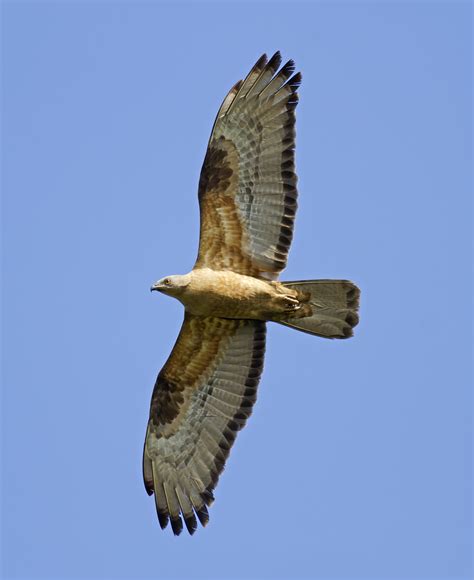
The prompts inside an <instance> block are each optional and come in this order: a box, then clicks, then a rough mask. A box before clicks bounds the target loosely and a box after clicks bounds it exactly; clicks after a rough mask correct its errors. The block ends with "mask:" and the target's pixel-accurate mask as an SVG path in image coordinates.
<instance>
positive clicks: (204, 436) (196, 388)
mask: <svg viewBox="0 0 474 580" xmlns="http://www.w3.org/2000/svg"><path fill="white" fill-rule="evenodd" d="M280 64H281V57H280V53H279V52H277V53H275V54H274V55H273V56H272V58H271V59H270V60H269V61H267V57H266V56H265V55H263V56H262V57H261V58H260V59H259V60H258V61H257V63H256V64H255V66H254V67H253V68H252V70H251V71H250V72H249V74H248V75H247V77H246V78H245V79H244V80H243V81H239V82H238V83H236V84H235V85H234V87H233V88H232V89H231V90H230V92H229V93H228V95H227V96H226V98H225V99H224V101H223V103H222V105H221V107H220V109H219V112H218V114H217V118H216V120H215V123H214V126H213V129H212V133H211V137H210V139H209V144H208V149H207V153H206V156H205V159H204V164H203V167H202V170H201V177H200V180H199V204H200V215H201V234H200V241H199V252H198V257H197V260H196V264H195V266H194V268H193V270H192V271H191V272H190V273H189V274H186V275H184V276H169V277H167V278H163V279H162V280H160V281H159V282H157V283H156V284H155V285H154V286H153V287H152V290H159V291H161V292H163V293H165V294H168V295H170V296H173V297H174V298H177V299H178V300H180V301H181V302H182V303H183V305H184V307H185V316H184V322H183V326H182V328H181V332H180V334H179V336H178V339H177V341H176V344H175V346H174V348H173V351H172V352H171V355H170V357H169V358H168V360H167V362H166V364H165V366H164V367H163V369H162V370H161V371H160V373H159V375H158V378H157V380H156V383H155V388H154V390H153V395H152V400H151V408H150V418H149V422H148V428H147V434H146V440H145V446H144V451H143V476H144V480H145V487H146V490H147V492H148V493H149V494H150V495H151V494H154V496H155V504H156V510H157V514H158V519H159V522H160V525H161V527H162V528H164V527H166V525H167V524H168V523H169V522H171V527H172V529H173V532H174V533H175V534H176V535H177V534H179V533H181V531H182V529H183V522H182V519H181V518H182V517H183V518H184V523H185V525H186V527H187V529H188V531H189V533H191V534H192V533H194V531H195V530H196V528H197V521H198V520H199V521H200V523H201V524H202V525H203V526H204V525H206V523H207V522H208V519H209V516H208V511H207V507H208V506H209V505H210V504H211V503H212V501H213V499H214V496H213V490H214V488H215V486H216V484H217V481H218V479H219V475H220V473H221V472H222V469H223V468H224V464H225V461H226V459H227V457H228V455H229V452H230V449H231V447H232V444H233V443H234V440H235V437H236V434H237V432H238V431H239V430H240V429H241V428H242V427H243V426H244V425H245V423H246V421H247V419H248V417H249V416H250V414H251V412H252V407H253V404H254V403H255V400H256V396H257V386H258V383H259V380H260V376H261V374H262V370H263V359H264V352H265V333H266V321H273V322H278V323H281V324H285V325H287V326H291V327H293V328H296V329H298V330H302V331H303V332H308V333H310V334H316V335H319V336H323V337H325V338H347V337H349V336H351V335H352V328H353V327H354V326H355V325H356V324H357V322H358V315H357V310H358V306H359V290H358V289H357V287H356V286H355V285H354V284H352V283H351V282H348V281H345V280H313V281H301V282H283V283H281V282H278V281H277V278H278V275H279V274H280V272H281V270H283V268H284V267H285V266H286V262H287V258H288V251H289V248H290V244H291V240H292V237H293V224H294V219H295V213H296V207H297V201H296V200H297V189H296V182H297V177H296V174H295V164H294V148H295V107H296V104H297V102H298V96H297V93H296V90H297V88H298V86H299V84H300V82H301V75H300V74H299V73H296V74H293V73H294V63H293V61H291V60H290V61H288V62H287V63H286V64H285V65H284V66H283V67H281V68H280ZM196 518H197V519H196Z"/></svg>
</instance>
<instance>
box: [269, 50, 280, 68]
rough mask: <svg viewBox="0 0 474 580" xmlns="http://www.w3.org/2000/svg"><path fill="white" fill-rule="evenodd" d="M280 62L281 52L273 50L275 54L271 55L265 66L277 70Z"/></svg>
mask: <svg viewBox="0 0 474 580" xmlns="http://www.w3.org/2000/svg"><path fill="white" fill-rule="evenodd" d="M280 64H281V53H280V51H279V50H277V51H276V52H275V54H274V55H273V56H272V57H271V59H270V60H269V61H268V63H267V67H268V68H269V69H270V70H277V69H278V68H279V66H280Z"/></svg>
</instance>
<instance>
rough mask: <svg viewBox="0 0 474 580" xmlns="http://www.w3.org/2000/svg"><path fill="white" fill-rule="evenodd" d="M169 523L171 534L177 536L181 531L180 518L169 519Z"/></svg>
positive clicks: (181, 522)
mask: <svg viewBox="0 0 474 580" xmlns="http://www.w3.org/2000/svg"><path fill="white" fill-rule="evenodd" d="M170 522H171V528H172V530H173V534H174V535H175V536H179V534H180V533H181V532H182V531H183V520H182V519H181V517H180V516H178V517H170Z"/></svg>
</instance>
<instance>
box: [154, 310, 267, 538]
mask: <svg viewBox="0 0 474 580" xmlns="http://www.w3.org/2000/svg"><path fill="white" fill-rule="evenodd" d="M265 331H266V327H265V323H264V322H260V321H255V320H229V319H221V318H202V317H194V316H192V315H190V314H188V313H186V315H185V319H184V323H183V326H182V328H181V332H180V334H179V336H178V339H177V341H176V344H175V346H174V348H173V351H172V353H171V355H170V357H169V359H168V361H167V362H166V364H165V366H164V367H163V369H162V370H161V372H160V373H159V375H158V378H157V380H156V384H155V388H154V390H153V396H152V399H151V409H150V419H149V422H148V428H147V434H146V440H145V448H144V452H143V476H144V480H145V487H146V490H147V492H148V493H149V494H150V495H151V494H152V493H154V494H155V503H156V509H157V513H158V519H159V522H160V525H161V527H162V528H165V527H166V526H167V524H168V522H169V520H171V526H172V528H173V532H174V533H175V534H176V535H178V534H180V533H181V531H182V529H183V523H182V520H181V517H180V514H182V515H183V517H184V521H185V523H186V527H187V529H188V531H189V533H190V534H192V533H194V531H195V530H196V528H197V521H196V517H195V514H196V515H197V517H198V519H199V520H200V522H201V524H202V525H206V523H207V521H208V519H209V516H208V512H207V506H209V505H210V504H211V503H212V501H213V499H214V498H213V495H212V492H213V489H214V487H215V486H216V484H217V481H218V479H219V475H220V473H221V472H222V470H223V468H224V463H225V461H226V459H227V457H228V455H229V451H230V448H231V447H232V444H233V442H234V440H235V437H236V434H237V431H239V430H240V429H242V427H243V426H244V425H245V423H246V421H247V419H248V417H249V415H250V414H251V412H252V407H253V404H254V402H255V399H256V395H257V386H258V382H259V380H260V375H261V373H262V370H263V358H264V352H265Z"/></svg>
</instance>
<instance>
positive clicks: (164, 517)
mask: <svg viewBox="0 0 474 580" xmlns="http://www.w3.org/2000/svg"><path fill="white" fill-rule="evenodd" d="M156 513H157V514H158V522H159V524H160V528H161V529H162V530H164V529H165V528H166V526H167V525H168V522H169V515H168V514H167V513H166V512H162V511H159V510H156Z"/></svg>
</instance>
